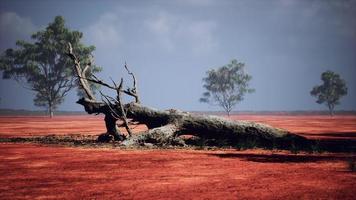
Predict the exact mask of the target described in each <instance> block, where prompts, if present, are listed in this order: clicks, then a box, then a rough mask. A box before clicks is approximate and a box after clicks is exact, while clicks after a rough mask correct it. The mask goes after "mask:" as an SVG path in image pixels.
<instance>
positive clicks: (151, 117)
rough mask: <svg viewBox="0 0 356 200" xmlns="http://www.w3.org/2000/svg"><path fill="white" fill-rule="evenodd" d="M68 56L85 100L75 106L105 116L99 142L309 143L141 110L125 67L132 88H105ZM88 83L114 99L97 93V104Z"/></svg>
mask: <svg viewBox="0 0 356 200" xmlns="http://www.w3.org/2000/svg"><path fill="white" fill-rule="evenodd" d="M68 56H70V57H71V58H72V60H73V62H74V65H75V72H76V74H77V77H78V80H79V84H80V86H81V88H82V89H83V90H84V92H85V94H86V97H85V98H81V99H79V100H78V101H77V103H79V104H81V105H82V106H83V107H84V109H85V111H86V112H87V113H88V114H104V115H105V118H104V120H105V125H106V133H105V134H103V135H101V136H99V138H98V139H99V140H100V141H109V140H111V139H114V140H117V141H122V145H126V146H130V145H145V144H150V145H160V146H164V145H184V141H182V139H181V138H180V136H181V135H192V136H194V137H197V138H200V139H204V140H205V141H209V142H210V144H211V145H221V144H224V145H228V146H236V145H238V144H246V143H250V144H251V143H253V146H261V147H276V148H289V147H290V146H293V145H295V146H306V145H308V144H309V141H308V140H307V139H306V138H304V137H302V136H298V135H296V134H292V133H289V132H288V131H286V130H282V129H278V128H274V127H271V126H269V125H265V124H261V123H254V122H246V121H231V120H229V119H226V118H222V117H217V116H209V115H198V114H193V113H188V112H182V111H178V110H174V109H171V110H166V111H161V110H156V109H152V108H149V107H146V106H143V105H142V104H141V103H140V99H139V95H138V91H137V81H136V78H135V76H134V74H133V73H132V72H131V71H130V70H129V69H128V67H127V65H126V64H125V68H126V70H127V72H128V73H129V74H130V75H131V76H132V78H133V88H128V89H125V90H124V89H122V88H123V79H121V82H120V83H119V84H116V83H115V82H113V85H109V84H107V83H105V82H104V81H102V80H100V79H98V78H97V77H95V76H91V77H87V76H86V71H87V69H88V68H89V67H90V65H91V62H89V64H86V66H85V67H82V66H81V63H80V61H79V58H77V57H76V55H75V54H74V53H73V49H72V47H71V45H70V44H69V51H68ZM89 81H90V82H93V83H96V84H99V85H101V86H105V87H108V88H110V89H113V90H115V91H116V92H117V96H116V97H115V98H112V97H109V96H107V95H104V94H102V93H101V92H100V93H101V97H102V98H101V100H100V101H98V100H97V99H96V98H95V96H94V95H93V92H92V91H91V89H90V87H89V84H88V82H89ZM122 94H126V95H129V96H132V97H133V98H134V102H131V103H127V104H124V103H123V101H122V98H121V96H122ZM118 121H121V122H122V124H121V126H124V127H125V128H126V130H127V132H128V134H127V135H125V134H122V133H120V132H119V131H118V129H117V122H118ZM132 123H134V124H145V125H146V126H147V127H148V130H147V131H145V132H143V133H141V134H132V131H131V129H130V124H132Z"/></svg>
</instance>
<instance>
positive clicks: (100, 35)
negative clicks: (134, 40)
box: [84, 13, 122, 49]
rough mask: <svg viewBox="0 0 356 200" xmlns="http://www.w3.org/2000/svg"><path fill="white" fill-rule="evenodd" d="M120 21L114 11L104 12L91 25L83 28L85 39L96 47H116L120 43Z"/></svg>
mask: <svg viewBox="0 0 356 200" xmlns="http://www.w3.org/2000/svg"><path fill="white" fill-rule="evenodd" d="M119 27H120V21H119V17H118V16H117V15H116V14H114V13H106V14H104V15H102V16H100V17H99V19H98V20H97V21H96V22H95V23H94V24H92V25H91V26H89V27H87V28H85V30H84V37H85V39H86V40H87V41H88V42H90V43H92V44H94V45H95V46H97V47H98V48H105V49H108V48H116V47H118V46H119V44H120V43H121V41H122V40H121V38H120V28H119Z"/></svg>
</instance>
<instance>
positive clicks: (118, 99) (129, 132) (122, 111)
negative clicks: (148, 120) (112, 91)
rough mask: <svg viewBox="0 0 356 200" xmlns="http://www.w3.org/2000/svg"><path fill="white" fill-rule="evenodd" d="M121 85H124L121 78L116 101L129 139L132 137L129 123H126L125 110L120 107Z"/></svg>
mask: <svg viewBox="0 0 356 200" xmlns="http://www.w3.org/2000/svg"><path fill="white" fill-rule="evenodd" d="M123 83H124V79H122V78H121V81H120V84H119V87H118V88H117V101H118V102H119V107H120V111H121V113H122V120H123V121H124V125H125V128H126V130H127V132H128V134H129V136H130V137H131V136H132V131H131V129H130V127H129V123H128V121H127V117H126V113H125V110H124V106H123V105H122V99H121V91H122V86H123Z"/></svg>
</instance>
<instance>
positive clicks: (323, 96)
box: [310, 71, 347, 115]
mask: <svg viewBox="0 0 356 200" xmlns="http://www.w3.org/2000/svg"><path fill="white" fill-rule="evenodd" d="M321 80H322V81H323V84H322V85H317V86H315V87H314V88H313V89H312V90H311V91H310V94H311V95H312V96H315V97H316V98H317V100H316V102H317V103H318V104H322V103H325V104H326V106H327V107H328V108H329V113H330V115H333V114H334V108H335V105H338V104H340V101H339V100H340V98H341V97H342V96H345V95H347V86H346V83H345V81H344V80H343V79H341V78H340V75H339V74H337V73H335V72H332V71H326V72H323V73H322V74H321Z"/></svg>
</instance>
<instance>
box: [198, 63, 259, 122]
mask: <svg viewBox="0 0 356 200" xmlns="http://www.w3.org/2000/svg"><path fill="white" fill-rule="evenodd" d="M244 67H245V64H244V63H240V62H237V60H232V61H231V63H229V64H228V65H225V66H222V67H220V68H218V69H211V70H209V71H207V72H206V74H207V76H206V77H205V78H203V82H204V85H203V87H204V88H205V89H206V90H207V91H206V92H204V93H203V97H202V98H200V102H203V103H209V104H213V105H218V106H220V107H222V108H223V109H224V110H225V112H226V113H227V115H228V116H230V112H231V111H232V109H233V107H234V106H235V105H236V104H237V103H239V102H240V101H242V100H243V98H244V95H245V94H246V93H252V92H254V91H255V90H254V89H251V88H250V87H249V82H250V80H251V79H252V76H250V75H249V74H247V73H246V72H245V70H244Z"/></svg>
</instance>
